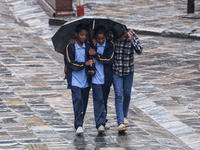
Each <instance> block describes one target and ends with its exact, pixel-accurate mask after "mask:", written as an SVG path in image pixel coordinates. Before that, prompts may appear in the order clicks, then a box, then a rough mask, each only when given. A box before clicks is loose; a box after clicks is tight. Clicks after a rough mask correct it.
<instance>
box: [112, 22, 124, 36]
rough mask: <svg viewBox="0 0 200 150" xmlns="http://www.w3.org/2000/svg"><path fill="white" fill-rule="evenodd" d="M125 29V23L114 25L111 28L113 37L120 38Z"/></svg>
mask: <svg viewBox="0 0 200 150" xmlns="http://www.w3.org/2000/svg"><path fill="white" fill-rule="evenodd" d="M126 30H127V27H126V26H125V25H122V24H116V25H114V27H113V29H112V31H113V36H114V38H115V39H119V38H121V37H122V36H123V35H124V34H125V31H126Z"/></svg>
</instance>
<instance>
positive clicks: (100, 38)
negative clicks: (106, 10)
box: [96, 34, 106, 45]
mask: <svg viewBox="0 0 200 150" xmlns="http://www.w3.org/2000/svg"><path fill="white" fill-rule="evenodd" d="M105 39H106V35H105V34H98V35H97V36H96V40H97V42H99V44H100V45H102V44H103V43H104V41H105Z"/></svg>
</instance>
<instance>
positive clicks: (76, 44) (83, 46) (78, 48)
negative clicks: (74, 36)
mask: <svg viewBox="0 0 200 150" xmlns="http://www.w3.org/2000/svg"><path fill="white" fill-rule="evenodd" d="M75 47H76V49H77V50H80V49H82V48H85V42H83V45H82V47H80V46H79V45H78V43H77V42H76V40H75Z"/></svg>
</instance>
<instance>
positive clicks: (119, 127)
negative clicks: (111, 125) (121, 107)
mask: <svg viewBox="0 0 200 150" xmlns="http://www.w3.org/2000/svg"><path fill="white" fill-rule="evenodd" d="M126 130H127V128H126V126H125V125H124V124H123V123H121V124H120V125H119V126H118V131H119V132H120V131H126Z"/></svg>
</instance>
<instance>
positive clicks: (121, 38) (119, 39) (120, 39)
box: [116, 31, 127, 42]
mask: <svg viewBox="0 0 200 150" xmlns="http://www.w3.org/2000/svg"><path fill="white" fill-rule="evenodd" d="M126 35H127V31H125V33H124V35H123V36H122V37H120V38H118V39H116V40H117V41H118V42H120V41H122V40H123V39H124V37H125V36H126Z"/></svg>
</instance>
